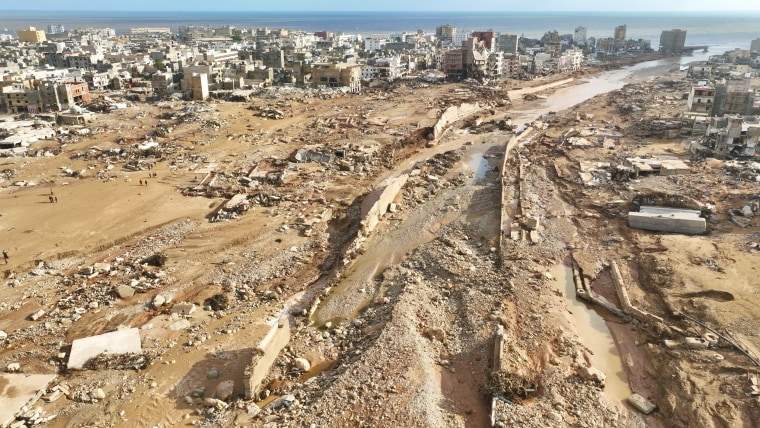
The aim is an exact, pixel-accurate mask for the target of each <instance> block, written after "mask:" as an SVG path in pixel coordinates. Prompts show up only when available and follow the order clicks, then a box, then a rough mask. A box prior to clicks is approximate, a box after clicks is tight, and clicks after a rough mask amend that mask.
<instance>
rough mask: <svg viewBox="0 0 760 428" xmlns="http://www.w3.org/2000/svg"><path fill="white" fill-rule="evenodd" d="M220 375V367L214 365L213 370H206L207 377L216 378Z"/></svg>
mask: <svg viewBox="0 0 760 428" xmlns="http://www.w3.org/2000/svg"><path fill="white" fill-rule="evenodd" d="M218 377H219V369H218V368H216V367H212V368H211V370H209V371H208V372H206V379H208V380H214V379H217V378H218Z"/></svg>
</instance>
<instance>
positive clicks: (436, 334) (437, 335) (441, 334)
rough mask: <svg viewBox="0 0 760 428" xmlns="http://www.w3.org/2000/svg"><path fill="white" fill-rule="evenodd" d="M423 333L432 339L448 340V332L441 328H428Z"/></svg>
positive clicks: (442, 341) (443, 341)
mask: <svg viewBox="0 0 760 428" xmlns="http://www.w3.org/2000/svg"><path fill="white" fill-rule="evenodd" d="M422 335H423V336H425V337H427V338H428V339H430V340H437V341H439V342H441V343H445V342H446V332H445V331H443V329H440V328H426V329H425V331H423V332H422Z"/></svg>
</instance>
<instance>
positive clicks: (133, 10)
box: [0, 8, 760, 14]
mask: <svg viewBox="0 0 760 428" xmlns="http://www.w3.org/2000/svg"><path fill="white" fill-rule="evenodd" d="M2 11H6V12H50V13H52V12H56V13H60V12H64V13H75V12H171V13H177V12H201V13H226V12H270V13H271V12H273V13H282V12H287V13H294V12H295V13H336V12H337V13H357V12H391V13H407V12H423V13H431V14H435V13H493V12H499V13H516V14H522V13H540V14H557V13H568V12H570V13H591V14H600V13H683V14H693V13H716V14H729V13H758V14H760V9H736V10H725V9H723V10H714V9H701V10H677V9H673V10H598V9H596V10H551V11H548V10H498V9H496V10H485V9H484V10H454V9H451V10H438V11H430V10H389V9H361V10H345V9H336V10H256V9H225V10H202V9H194V10H177V9H165V10H159V9H155V10H154V9H71V8H69V9H5V10H3V9H0V12H2Z"/></svg>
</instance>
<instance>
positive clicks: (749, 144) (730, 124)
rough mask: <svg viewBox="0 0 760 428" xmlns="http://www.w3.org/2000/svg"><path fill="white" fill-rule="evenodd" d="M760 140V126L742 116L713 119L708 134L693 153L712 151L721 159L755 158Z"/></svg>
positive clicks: (694, 146)
mask: <svg viewBox="0 0 760 428" xmlns="http://www.w3.org/2000/svg"><path fill="white" fill-rule="evenodd" d="M758 139H760V124H757V123H749V122H745V121H744V119H742V118H741V117H740V116H726V117H713V118H711V120H710V125H709V126H708V127H707V132H706V133H705V136H704V137H703V138H702V140H701V141H700V142H699V143H697V144H692V151H696V150H699V149H702V150H704V149H710V150H712V151H713V153H714V154H715V155H716V156H719V157H753V156H755V153H756V148H757V143H758Z"/></svg>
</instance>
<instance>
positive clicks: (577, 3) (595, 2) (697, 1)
mask: <svg viewBox="0 0 760 428" xmlns="http://www.w3.org/2000/svg"><path fill="white" fill-rule="evenodd" d="M0 3H3V4H0V13H1V12H2V11H3V10H6V11H12V10H13V11H18V10H35V11H46V10H87V11H171V10H182V11H219V12H226V11H252V12H257V11H262V12H264V11H303V12H306V11H370V10H382V11H431V12H444V11H472V12H482V11H498V12H509V11H521V12H522V11H540V12H548V11H598V12H606V11H614V12H626V11H630V12H641V11H652V12H659V11H663V12H665V11H723V12H732V11H751V12H760V1H757V0H719V1H716V0H687V1H684V0H670V1H662V0H634V1H627V2H610V1H608V0H540V1H537V2H530V1H527V2H526V1H524V0H521V1H515V0H481V1H480V2H463V1H462V0H381V1H366V0H364V1H353V2H347V1H346V0H318V1H315V0H275V1H271V0H255V1H250V0H248V1H246V0H212V1H209V0H163V1H155V0H129V1H103V0H97V1H93V0H69V1H67V2H62V1H61V0H35V1H31V2H24V1H14V0H0Z"/></svg>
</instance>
